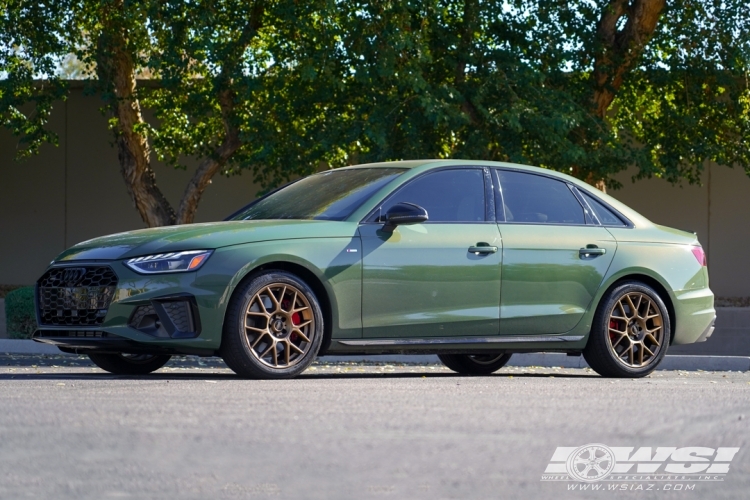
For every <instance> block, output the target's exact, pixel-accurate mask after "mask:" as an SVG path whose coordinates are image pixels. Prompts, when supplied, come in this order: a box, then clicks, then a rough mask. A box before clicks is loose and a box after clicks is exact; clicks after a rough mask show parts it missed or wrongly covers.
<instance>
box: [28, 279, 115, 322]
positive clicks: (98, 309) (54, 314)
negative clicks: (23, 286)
mask: <svg viewBox="0 0 750 500" xmlns="http://www.w3.org/2000/svg"><path fill="white" fill-rule="evenodd" d="M38 287H39V289H38V294H39V295H38V307H39V318H40V324H41V325H48V326H96V325H101V324H102V323H103V322H104V317H105V316H106V315H107V310H108V309H109V305H110V303H111V302H112V298H113V297H114V294H115V289H116V288H117V275H116V274H115V273H114V271H112V269H110V268H109V267H106V266H98V267H93V266H88V267H56V268H52V269H50V270H49V271H47V272H46V273H45V274H44V276H42V277H41V278H40V279H39V282H38Z"/></svg>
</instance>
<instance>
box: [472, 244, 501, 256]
mask: <svg viewBox="0 0 750 500" xmlns="http://www.w3.org/2000/svg"><path fill="white" fill-rule="evenodd" d="M495 252H497V247H491V246H490V245H489V243H477V244H476V246H472V247H469V253H473V254H476V255H479V254H480V253H495Z"/></svg>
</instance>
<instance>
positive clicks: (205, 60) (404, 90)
mask: <svg viewBox="0 0 750 500" xmlns="http://www.w3.org/2000/svg"><path fill="white" fill-rule="evenodd" d="M0 23H2V24H1V25H0V72H2V73H3V74H4V75H5V77H6V78H5V80H3V81H2V82H0V113H1V116H2V120H3V122H4V124H5V125H6V126H8V127H10V128H11V129H12V130H13V131H14V132H15V133H17V134H19V135H20V136H21V137H22V141H23V143H24V144H25V145H26V146H27V149H25V150H24V151H23V152H22V154H26V153H30V152H34V151H35V150H36V149H37V148H38V146H39V145H40V144H41V143H43V142H54V141H56V138H55V137H54V135H53V134H52V133H51V132H49V131H48V129H47V128H46V122H47V120H48V117H49V114H50V112H51V110H52V107H53V103H54V102H56V100H59V99H60V98H64V96H65V94H66V84H65V82H64V81H63V80H62V78H61V75H60V72H59V70H60V68H65V67H74V69H75V72H76V73H77V74H84V75H88V77H89V78H90V87H91V90H92V91H93V92H96V93H97V94H98V95H100V96H101V97H102V99H103V103H104V109H105V110H106V112H107V113H109V116H110V117H111V119H110V125H111V128H112V130H113V133H114V136H115V139H116V144H117V148H118V153H119V158H120V166H121V170H122V174H123V177H124V179H125V180H126V185H127V186H128V189H129V192H130V194H131V197H132V198H133V200H134V203H135V205H136V207H137V208H138V210H139V211H140V213H141V216H142V218H143V220H144V221H145V222H146V223H147V224H148V225H162V224H172V223H183V222H190V221H192V220H193V217H194V215H195V211H196V210H197V206H198V202H199V200H200V196H201V194H202V193H203V191H204V190H205V189H206V187H207V186H208V184H209V183H210V180H211V178H212V177H213V176H214V175H216V174H218V173H224V174H231V173H235V172H238V171H240V170H242V169H251V170H252V171H253V173H254V175H255V177H256V179H257V180H258V181H259V182H261V183H262V184H263V185H264V186H268V187H271V186H274V185H278V184H279V183H281V182H283V181H284V180H286V179H288V178H290V177H294V176H297V175H301V174H305V173H308V172H311V171H314V170H317V169H318V168H320V166H322V165H328V166H331V167H337V166H341V165H345V164H352V163H361V162H365V161H380V160H393V159H409V158H425V157H437V158H451V157H454V158H459V157H460V158H476V159H492V160H507V161H514V162H521V163H530V164H536V165H540V166H543V167H546V168H551V169H555V170H560V171H564V172H569V173H572V174H573V175H576V176H578V177H580V178H582V179H586V180H588V181H589V182H591V183H592V184H596V185H598V186H599V187H601V188H604V187H605V186H607V185H608V186H610V187H614V186H616V182H615V181H614V180H613V175H614V174H616V173H617V172H620V171H622V170H624V169H625V168H627V167H628V166H631V165H634V166H635V167H636V168H637V170H636V172H637V177H650V176H659V177H664V178H666V179H668V180H669V181H671V182H682V181H686V182H690V183H693V182H699V181H700V176H701V171H702V168H703V165H704V163H705V162H706V161H709V160H711V161H716V162H718V163H721V164H725V165H729V166H737V167H741V168H744V169H745V170H746V171H748V172H749V173H750V151H749V150H748V147H749V146H748V140H747V139H748V126H749V125H750V94H749V91H748V64H749V63H748V61H749V60H750V58H749V56H750V49H749V47H748V45H749V44H750V34H749V33H748V30H750V9H747V8H746V5H745V3H744V2H742V1H740V0H701V1H697V0H606V1H604V0H600V1H595V0H581V1H572V2H569V1H562V0H545V1H541V0H484V1H480V0H371V1H365V0H309V1H305V2H300V1H295V0H267V1H260V0H256V1H253V2H247V1H240V0H214V1H208V0H204V1H199V0H197V1H191V2H185V1H180V0H162V1H157V0H141V1H137V2H136V1H134V0H50V1H49V2H45V3H37V2H31V1H29V0H0ZM73 63H75V64H73ZM81 67H83V68H85V69H83V70H82V69H81ZM138 78H152V79H157V80H158V83H157V84H153V85H143V84H141V80H138ZM145 110H148V111H149V112H150V113H151V114H152V115H153V116H154V117H155V118H156V120H155V121H147V120H145V119H144V118H143V115H144V111H145ZM152 157H153V158H158V159H160V160H163V161H166V162H167V163H169V164H171V165H174V166H177V167H184V165H183V163H184V159H185V158H194V159H197V160H198V162H199V164H198V167H197V169H196V170H195V173H194V175H193V177H192V179H191V181H190V183H189V184H188V186H187V187H186V189H185V194H184V196H183V198H182V200H181V202H180V204H179V206H177V207H172V206H170V204H169V203H168V202H167V201H166V200H165V199H164V197H163V196H162V195H161V191H160V190H159V188H158V185H157V183H156V180H155V177H154V175H153V170H152V169H151V166H150V162H151V160H152Z"/></svg>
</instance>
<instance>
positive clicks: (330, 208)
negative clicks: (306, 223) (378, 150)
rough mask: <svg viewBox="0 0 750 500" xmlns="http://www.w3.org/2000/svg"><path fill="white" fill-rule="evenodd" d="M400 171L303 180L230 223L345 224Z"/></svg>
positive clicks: (345, 172) (335, 172)
mask: <svg viewBox="0 0 750 500" xmlns="http://www.w3.org/2000/svg"><path fill="white" fill-rule="evenodd" d="M402 173H404V169H403V168H356V169H351V170H349V169H347V170H330V171H327V172H322V173H320V174H315V175H311V176H310V177H305V178H304V179H300V180H299V181H297V182H294V183H292V184H290V185H288V186H286V187H283V188H281V189H279V190H278V191H276V192H273V193H271V194H269V195H268V196H266V197H265V198H261V199H259V200H258V201H256V202H254V203H251V204H250V205H248V206H247V207H246V208H244V209H242V210H240V211H239V212H238V213H237V214H235V215H234V216H232V217H231V218H230V219H229V220H251V219H322V220H344V219H346V218H347V217H349V216H350V215H351V214H352V213H353V212H354V211H355V210H356V209H357V208H359V207H360V205H362V203H364V202H365V201H366V200H367V199H368V198H369V197H370V196H372V195H373V194H374V193H375V192H377V191H378V190H379V189H380V188H381V187H383V186H385V185H386V184H387V183H388V182H390V181H391V180H393V179H394V178H396V177H397V176H399V175H401V174H402Z"/></svg>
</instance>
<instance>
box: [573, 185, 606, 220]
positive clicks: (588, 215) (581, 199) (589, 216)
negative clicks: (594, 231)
mask: <svg viewBox="0 0 750 500" xmlns="http://www.w3.org/2000/svg"><path fill="white" fill-rule="evenodd" d="M566 184H567V185H568V187H569V188H570V190H571V191H572V192H573V196H575V197H576V199H577V200H578V203H580V204H581V206H582V207H583V214H584V216H585V219H586V225H588V226H601V225H603V224H602V221H600V220H599V217H598V216H597V215H596V212H595V211H594V209H593V208H591V205H589V202H588V201H587V200H586V197H585V196H583V194H581V192H580V191H578V188H577V187H575V186H574V185H573V184H571V183H569V182H566Z"/></svg>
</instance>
